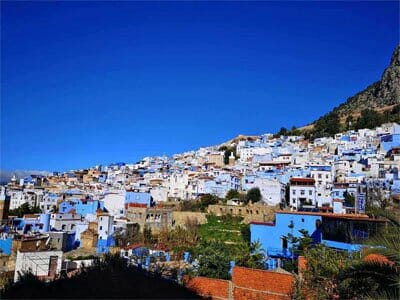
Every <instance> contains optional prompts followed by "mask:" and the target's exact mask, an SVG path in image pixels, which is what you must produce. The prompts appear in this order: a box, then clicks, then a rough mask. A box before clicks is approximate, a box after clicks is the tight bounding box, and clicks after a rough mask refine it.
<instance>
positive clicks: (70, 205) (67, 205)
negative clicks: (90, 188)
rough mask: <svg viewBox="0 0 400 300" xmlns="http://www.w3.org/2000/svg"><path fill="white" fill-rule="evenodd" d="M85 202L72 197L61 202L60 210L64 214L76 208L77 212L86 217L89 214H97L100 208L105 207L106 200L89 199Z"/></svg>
mask: <svg viewBox="0 0 400 300" xmlns="http://www.w3.org/2000/svg"><path fill="white" fill-rule="evenodd" d="M85 202H86V203H84V202H83V201H82V200H80V199H70V200H67V201H64V202H62V203H61V204H60V208H59V212H60V213H62V214H65V213H68V212H69V211H70V210H71V209H75V210H76V213H77V214H80V215H82V216H83V217H85V216H86V215H87V214H96V211H97V210H98V209H99V208H100V209H101V210H103V209H104V202H103V201H99V200H87V201H85Z"/></svg>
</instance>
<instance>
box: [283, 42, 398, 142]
mask: <svg viewBox="0 0 400 300" xmlns="http://www.w3.org/2000/svg"><path fill="white" fill-rule="evenodd" d="M386 122H400V45H398V46H397V47H396V49H395V50H394V52H393V55H392V58H391V61H390V65H389V66H388V67H387V68H386V69H385V71H384V72H383V74H382V77H381V79H380V80H379V81H377V82H375V83H373V84H371V85H370V86H368V87H367V88H366V89H364V90H363V91H361V92H359V93H357V94H356V95H354V96H352V97H350V98H348V99H347V101H346V102H344V103H343V104H341V105H339V106H338V107H335V108H334V109H333V110H332V111H331V112H329V113H327V114H325V115H324V116H322V117H320V118H319V119H318V120H316V121H314V122H313V123H311V124H309V125H307V126H304V127H302V128H299V129H298V130H296V131H295V132H289V134H299V133H302V134H304V135H305V136H306V137H307V138H308V137H310V138H315V137H321V136H330V135H333V134H335V133H338V132H340V131H343V130H348V129H359V128H373V127H375V126H379V125H381V124H382V123H386Z"/></svg>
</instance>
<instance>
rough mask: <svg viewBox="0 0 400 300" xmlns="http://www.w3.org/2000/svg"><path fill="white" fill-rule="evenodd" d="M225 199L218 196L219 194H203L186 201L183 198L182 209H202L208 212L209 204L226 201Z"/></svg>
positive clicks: (201, 210)
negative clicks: (195, 198)
mask: <svg viewBox="0 0 400 300" xmlns="http://www.w3.org/2000/svg"><path fill="white" fill-rule="evenodd" d="M224 201H225V199H221V198H218V197H217V196H214V195H211V194H204V195H201V196H200V198H199V199H197V200H190V201H185V200H182V201H181V203H180V210H181V211H200V212H207V208H208V206H209V205H213V204H218V203H219V202H221V203H222V202H224Z"/></svg>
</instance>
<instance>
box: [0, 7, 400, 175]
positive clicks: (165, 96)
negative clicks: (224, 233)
mask: <svg viewBox="0 0 400 300" xmlns="http://www.w3.org/2000/svg"><path fill="white" fill-rule="evenodd" d="M398 15H399V8H398V4H397V3H396V2H379V3H374V2H368V1H363V2H353V1H349V2H312V1H307V2H287V3H285V2H251V3H244V2H218V3H215V2H214V3H200V2H150V3H141V2H119V3H112V2H87V3H86V2H79V1H67V2H58V1H55V2H54V3H52V2H50V1H46V2H2V3H1V42H2V43H1V149H0V150H1V165H0V169H8V170H10V169H40V170H49V171H53V170H68V169H76V168H83V167H89V166H92V165H96V164H100V163H103V164H107V163H110V162H113V161H127V162H134V161H137V160H139V159H141V158H142V157H144V156H148V155H162V154H173V153H179V152H182V151H187V150H192V149H197V148H198V147H200V146H208V145H213V144H219V143H221V142H224V141H225V140H228V139H230V138H232V137H234V136H236V135H238V134H261V133H266V132H276V131H277V130H278V129H279V128H280V127H281V126H285V127H288V128H289V127H291V126H292V125H296V126H301V125H304V124H307V123H309V122H311V121H313V120H314V119H316V118H317V117H319V116H320V115H322V114H324V113H326V112H327V111H329V110H331V109H332V108H333V107H334V106H337V105H338V104H340V103H341V102H343V101H345V100H346V98H347V97H349V96H352V95H353V94H354V93H356V92H358V91H360V90H362V89H364V88H365V87H366V86H368V85H369V84H371V83H372V82H374V81H376V80H378V79H379V78H380V76H381V74H382V72H383V70H384V68H385V67H386V66H387V65H388V63H389V61H390V56H391V54H392V51H393V50H394V48H395V46H396V44H397V43H398V41H399V31H398V30H399V29H398V28H399V23H398Z"/></svg>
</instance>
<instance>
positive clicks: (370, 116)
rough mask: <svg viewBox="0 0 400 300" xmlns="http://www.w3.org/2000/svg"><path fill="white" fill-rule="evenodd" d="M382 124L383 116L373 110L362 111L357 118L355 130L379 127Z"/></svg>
mask: <svg viewBox="0 0 400 300" xmlns="http://www.w3.org/2000/svg"><path fill="white" fill-rule="evenodd" d="M382 122H383V116H382V115H381V114H379V113H378V112H376V111H375V110H373V109H369V108H367V109H364V110H363V111H362V112H361V116H360V118H358V120H357V123H356V126H355V127H356V129H363V128H370V129H371V128H375V127H377V126H379V125H381V124H382Z"/></svg>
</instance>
